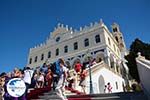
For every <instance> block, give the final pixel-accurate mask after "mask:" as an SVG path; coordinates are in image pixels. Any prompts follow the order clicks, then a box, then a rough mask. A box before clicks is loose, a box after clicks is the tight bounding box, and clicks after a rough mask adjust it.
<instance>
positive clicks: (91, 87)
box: [86, 49, 93, 94]
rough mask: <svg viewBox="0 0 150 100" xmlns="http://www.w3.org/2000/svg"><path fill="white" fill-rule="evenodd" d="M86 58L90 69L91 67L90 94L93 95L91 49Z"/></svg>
mask: <svg viewBox="0 0 150 100" xmlns="http://www.w3.org/2000/svg"><path fill="white" fill-rule="evenodd" d="M86 57H87V60H88V62H89V65H88V67H89V78H90V94H92V93H93V84H92V75H91V65H92V64H91V57H90V55H89V49H88V50H87V53H86Z"/></svg>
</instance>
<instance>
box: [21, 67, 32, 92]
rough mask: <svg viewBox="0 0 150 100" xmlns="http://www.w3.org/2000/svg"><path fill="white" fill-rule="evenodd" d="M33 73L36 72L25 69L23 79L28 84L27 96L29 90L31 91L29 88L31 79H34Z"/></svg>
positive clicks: (28, 68)
mask: <svg viewBox="0 0 150 100" xmlns="http://www.w3.org/2000/svg"><path fill="white" fill-rule="evenodd" d="M33 73H34V71H33V70H32V69H30V67H26V68H25V69H24V78H23V80H24V82H25V84H26V92H25V95H27V93H28V89H29V86H30V84H31V79H32V76H33Z"/></svg>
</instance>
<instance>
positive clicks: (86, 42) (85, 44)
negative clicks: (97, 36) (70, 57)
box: [84, 38, 89, 47]
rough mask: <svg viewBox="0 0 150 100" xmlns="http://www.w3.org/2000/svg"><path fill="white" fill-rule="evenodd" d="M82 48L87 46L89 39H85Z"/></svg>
mask: <svg viewBox="0 0 150 100" xmlns="http://www.w3.org/2000/svg"><path fill="white" fill-rule="evenodd" d="M84 46H85V47H87V46H89V39H88V38H86V39H85V40H84Z"/></svg>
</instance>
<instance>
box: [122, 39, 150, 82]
mask: <svg viewBox="0 0 150 100" xmlns="http://www.w3.org/2000/svg"><path fill="white" fill-rule="evenodd" d="M138 52H141V55H142V56H144V57H145V58H146V59H149V60H150V44H148V43H144V42H142V41H141V40H139V39H138V38H137V39H135V40H134V42H132V44H131V46H130V51H129V54H128V55H127V56H125V59H126V60H127V61H128V62H127V65H128V67H129V73H130V75H131V76H132V77H133V78H134V79H136V81H138V82H140V80H139V75H138V70H137V65H136V60H135V58H136V57H137V53H138Z"/></svg>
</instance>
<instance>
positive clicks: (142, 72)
mask: <svg viewBox="0 0 150 100" xmlns="http://www.w3.org/2000/svg"><path fill="white" fill-rule="evenodd" d="M136 62H137V68H138V72H139V77H140V81H141V84H142V86H143V89H144V92H145V93H146V94H147V95H148V96H149V98H150V81H149V79H150V78H149V77H150V61H148V60H146V59H143V58H140V57H138V58H137V59H136Z"/></svg>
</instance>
